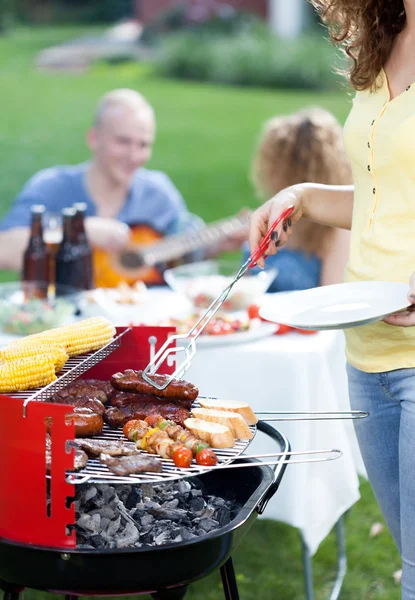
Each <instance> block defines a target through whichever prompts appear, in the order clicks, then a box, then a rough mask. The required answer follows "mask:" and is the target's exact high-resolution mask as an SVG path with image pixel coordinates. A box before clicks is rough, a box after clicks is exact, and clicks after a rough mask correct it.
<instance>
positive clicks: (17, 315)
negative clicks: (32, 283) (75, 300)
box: [0, 298, 75, 335]
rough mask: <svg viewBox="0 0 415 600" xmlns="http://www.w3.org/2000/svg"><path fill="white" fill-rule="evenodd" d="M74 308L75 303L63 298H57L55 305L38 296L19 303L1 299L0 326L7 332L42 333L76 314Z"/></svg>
mask: <svg viewBox="0 0 415 600" xmlns="http://www.w3.org/2000/svg"><path fill="white" fill-rule="evenodd" d="M74 310H75V309H74V306H73V304H71V303H70V302H68V301H67V300H64V299H61V298H57V299H56V300H55V301H54V303H53V305H52V304H50V303H49V302H47V301H46V300H39V299H37V298H33V299H30V300H28V302H26V303H25V304H19V305H18V304H13V303H11V302H6V301H4V300H0V326H1V327H2V329H3V331H4V332H5V333H16V334H20V335H30V334H32V333H40V332H41V331H44V330H45V329H51V328H53V327H59V326H60V325H62V324H63V323H64V322H65V321H66V320H67V319H68V318H69V317H70V316H71V315H73V314H74Z"/></svg>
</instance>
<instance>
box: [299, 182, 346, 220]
mask: <svg viewBox="0 0 415 600" xmlns="http://www.w3.org/2000/svg"><path fill="white" fill-rule="evenodd" d="M353 197H354V186H352V185H338V186H337V185H322V184H318V183H308V184H305V191H304V199H303V206H304V208H303V210H304V215H303V216H304V218H306V219H307V220H309V221H313V222H314V223H320V224H321V225H330V226H331V227H339V228H340V229H349V230H350V229H351V228H352V213H353Z"/></svg>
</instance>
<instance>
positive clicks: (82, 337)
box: [9, 317, 115, 356]
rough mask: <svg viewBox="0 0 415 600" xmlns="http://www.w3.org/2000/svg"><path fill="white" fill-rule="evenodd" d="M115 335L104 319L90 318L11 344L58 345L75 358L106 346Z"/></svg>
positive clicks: (113, 329)
mask: <svg viewBox="0 0 415 600" xmlns="http://www.w3.org/2000/svg"><path fill="white" fill-rule="evenodd" d="M114 334H115V327H114V326H113V325H112V324H111V323H110V321H108V320H107V319H105V318H104V317H91V318H90V319H85V320H84V321H78V322H77V323H72V324H71V325H64V326H62V327H57V328H56V329H48V330H47V331H43V332H42V333H36V334H34V335H29V336H27V337H25V338H23V339H22V340H19V341H17V342H12V343H11V344H9V347H10V346H15V345H16V344H25V345H26V344H34V343H38V342H45V343H48V344H52V345H55V344H58V345H61V346H63V347H64V349H65V351H66V353H67V354H68V356H77V355H78V354H84V353H86V352H91V351H92V350H98V349H99V348H102V347H103V346H105V345H106V344H108V343H109V342H110V341H111V340H112V338H113V337H114Z"/></svg>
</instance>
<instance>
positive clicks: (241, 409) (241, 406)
mask: <svg viewBox="0 0 415 600" xmlns="http://www.w3.org/2000/svg"><path fill="white" fill-rule="evenodd" d="M198 402H199V404H200V406H201V407H202V408H211V409H212V410H226V411H230V412H236V413H238V414H239V415H241V417H243V418H244V419H245V421H246V423H247V425H255V423H258V419H257V418H256V416H255V413H254V411H253V410H252V408H251V407H250V406H249V404H246V402H237V401H236V400H212V399H211V398H198Z"/></svg>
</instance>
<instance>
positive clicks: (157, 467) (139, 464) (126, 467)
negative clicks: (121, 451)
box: [99, 454, 163, 477]
mask: <svg viewBox="0 0 415 600" xmlns="http://www.w3.org/2000/svg"><path fill="white" fill-rule="evenodd" d="M99 460H100V461H101V462H102V463H103V464H104V465H107V467H108V469H109V470H110V471H111V473H115V475H120V476H121V477H126V476H127V475H134V474H135V473H145V472H147V471H148V472H151V473H160V472H161V471H162V470H163V465H162V463H161V461H160V460H158V459H157V458H153V457H152V456H145V455H143V454H136V455H135V456H120V457H119V458H116V457H113V456H108V455H107V454H101V456H100V457H99Z"/></svg>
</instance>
